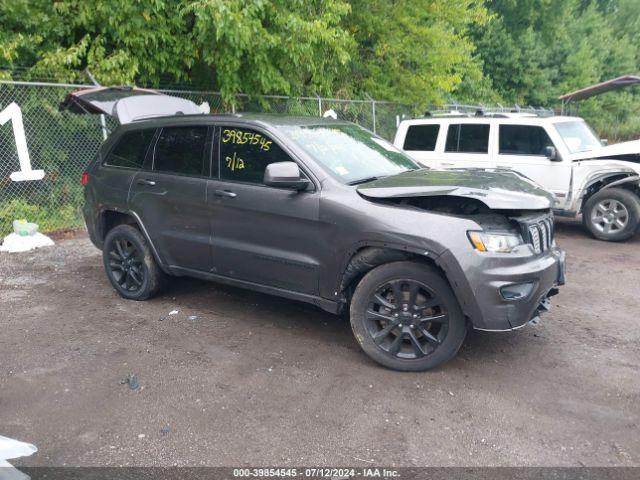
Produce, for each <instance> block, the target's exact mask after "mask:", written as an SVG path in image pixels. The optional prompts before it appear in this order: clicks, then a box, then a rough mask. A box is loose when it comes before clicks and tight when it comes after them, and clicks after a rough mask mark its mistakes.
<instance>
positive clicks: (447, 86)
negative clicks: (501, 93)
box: [344, 0, 488, 108]
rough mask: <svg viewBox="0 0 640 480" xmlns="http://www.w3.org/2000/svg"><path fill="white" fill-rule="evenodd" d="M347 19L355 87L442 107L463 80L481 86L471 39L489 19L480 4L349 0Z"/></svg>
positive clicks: (436, 0)
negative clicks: (472, 29) (471, 30)
mask: <svg viewBox="0 0 640 480" xmlns="http://www.w3.org/2000/svg"><path fill="white" fill-rule="evenodd" d="M350 3H351V14H350V15H349V16H347V17H346V19H345V21H344V25H345V28H346V29H347V30H348V31H349V32H350V33H351V34H352V35H353V37H354V39H355V41H356V45H357V52H356V54H355V55H354V56H353V57H352V60H351V62H350V64H349V70H348V77H347V78H348V82H347V85H350V86H351V88H356V89H359V90H361V91H364V92H366V93H368V94H369V95H371V96H373V97H375V98H384V99H388V100H396V101H400V102H404V103H410V104H415V105H416V106H417V107H418V108H423V107H424V106H426V105H429V104H432V103H441V102H443V101H444V100H445V99H446V98H447V96H448V95H449V94H450V93H451V92H453V91H455V89H456V87H458V86H459V85H460V84H461V83H462V82H463V80H466V81H468V82H480V81H481V79H482V71H481V65H480V63H479V62H477V61H476V60H475V59H474V57H473V52H474V45H473V43H472V42H471V41H470V39H469V38H468V35H467V33H468V29H469V27H470V26H472V25H477V26H480V25H483V24H484V23H486V21H487V20H488V15H487V11H486V9H485V7H484V6H483V4H482V2H481V1H476V0H398V1H388V0H351V2H350Z"/></svg>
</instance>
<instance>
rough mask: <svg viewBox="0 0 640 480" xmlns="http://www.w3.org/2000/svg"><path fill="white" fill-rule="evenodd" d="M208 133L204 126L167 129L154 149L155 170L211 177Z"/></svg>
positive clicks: (161, 134) (164, 129)
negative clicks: (207, 146) (208, 157)
mask: <svg viewBox="0 0 640 480" xmlns="http://www.w3.org/2000/svg"><path fill="white" fill-rule="evenodd" d="M207 132H208V128H207V127H203V126H188V127H165V128H163V129H162V131H161V132H160V136H159V137H158V141H157V142H156V146H155V149H154V155H153V169H154V170H155V171H158V172H165V173H176V174H180V175H197V176H200V175H207V176H208V175H209V162H208V161H207V158H206V157H207V155H206V153H207V148H206V145H207Z"/></svg>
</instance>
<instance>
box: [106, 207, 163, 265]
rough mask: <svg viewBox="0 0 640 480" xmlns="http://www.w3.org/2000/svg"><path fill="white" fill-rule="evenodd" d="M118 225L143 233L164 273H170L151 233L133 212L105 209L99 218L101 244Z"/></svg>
mask: <svg viewBox="0 0 640 480" xmlns="http://www.w3.org/2000/svg"><path fill="white" fill-rule="evenodd" d="M118 225H131V226H132V227H135V228H137V229H138V230H140V233H142V236H143V237H144V238H145V240H146V241H147V243H148V244H149V246H150V247H151V252H152V253H153V257H154V259H155V261H156V263H157V264H158V265H159V266H160V268H161V269H162V271H164V272H165V273H170V272H169V270H168V269H167V267H166V265H165V262H163V260H162V257H160V254H159V253H158V250H157V249H156V246H155V244H154V243H153V241H152V240H151V237H150V235H149V232H148V231H147V229H146V228H145V226H144V224H143V223H142V220H141V219H140V217H139V216H138V214H136V213H135V212H133V211H128V210H120V209H117V208H109V207H107V208H104V209H102V211H101V212H100V214H99V217H98V239H99V241H100V242H104V239H105V238H106V236H107V234H108V233H109V231H110V230H112V229H113V228H114V227H117V226H118Z"/></svg>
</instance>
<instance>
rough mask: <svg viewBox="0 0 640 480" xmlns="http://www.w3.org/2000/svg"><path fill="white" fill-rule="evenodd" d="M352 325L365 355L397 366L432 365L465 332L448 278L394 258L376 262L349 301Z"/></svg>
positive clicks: (416, 368)
mask: <svg viewBox="0 0 640 480" xmlns="http://www.w3.org/2000/svg"><path fill="white" fill-rule="evenodd" d="M351 328H352V330H353V333H354V335H355V337H356V339H357V340H358V343H359V344H360V346H361V347H362V349H363V350H364V351H365V353H366V354H367V355H369V357H371V358H372V359H373V360H375V361H376V362H378V363H380V364H381V365H384V366H385V367H388V368H391V369H394V370H400V371H422V370H428V369H431V368H435V367H437V366H439V365H442V364H443V363H445V362H447V361H448V360H450V359H451V358H453V357H454V356H455V354H456V353H457V352H458V350H459V349H460V346H461V345H462V342H463V341H464V338H465V336H466V333H467V327H466V322H465V317H464V314H463V313H462V310H461V308H460V305H459V303H458V300H457V298H456V296H455V294H454V293H453V291H452V290H451V287H450V286H449V284H448V283H447V281H446V280H445V279H444V278H443V277H442V275H440V273H439V272H438V271H437V270H436V269H435V268H433V267H431V266H429V265H425V264H422V263H416V262H407V261H404V262H393V263H388V264H385V265H381V266H379V267H376V268H374V269H373V270H371V271H370V272H369V273H367V274H366V275H365V276H364V278H363V279H362V280H361V281H360V283H359V284H358V286H357V288H356V291H355V293H354V295H353V299H352V301H351Z"/></svg>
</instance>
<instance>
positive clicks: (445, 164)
mask: <svg viewBox="0 0 640 480" xmlns="http://www.w3.org/2000/svg"><path fill="white" fill-rule="evenodd" d="M440 165H444V166H445V167H453V166H454V165H455V163H451V162H440Z"/></svg>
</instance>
